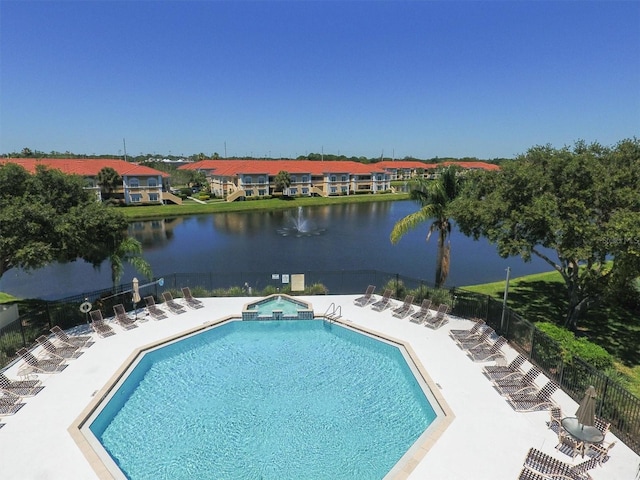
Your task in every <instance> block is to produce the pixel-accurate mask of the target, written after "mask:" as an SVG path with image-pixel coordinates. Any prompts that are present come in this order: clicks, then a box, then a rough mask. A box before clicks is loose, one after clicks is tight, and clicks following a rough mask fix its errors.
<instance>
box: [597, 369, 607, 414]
mask: <svg viewBox="0 0 640 480" xmlns="http://www.w3.org/2000/svg"><path fill="white" fill-rule="evenodd" d="M608 388H609V377H605V379H604V389H603V390H602V397H601V398H602V400H601V402H600V405H599V406H598V416H599V417H602V405H604V402H605V400H606V397H607V390H608Z"/></svg>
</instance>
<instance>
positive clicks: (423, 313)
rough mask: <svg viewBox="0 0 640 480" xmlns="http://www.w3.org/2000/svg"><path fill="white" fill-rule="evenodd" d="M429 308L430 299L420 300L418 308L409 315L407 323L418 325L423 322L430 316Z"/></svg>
mask: <svg viewBox="0 0 640 480" xmlns="http://www.w3.org/2000/svg"><path fill="white" fill-rule="evenodd" d="M430 307H431V299H429V298H425V299H424V300H422V303H421V304H420V308H419V309H418V310H417V311H416V312H414V313H412V314H411V317H409V321H410V322H413V323H417V324H418V325H419V324H421V323H422V322H424V321H425V320H426V319H427V317H428V316H429V315H431V311H430V310H429V308H430Z"/></svg>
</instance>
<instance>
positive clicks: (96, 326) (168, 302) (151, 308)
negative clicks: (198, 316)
mask: <svg viewBox="0 0 640 480" xmlns="http://www.w3.org/2000/svg"><path fill="white" fill-rule="evenodd" d="M182 294H183V301H184V303H185V305H186V306H188V307H190V308H193V309H198V308H203V307H204V305H203V304H202V302H201V301H200V300H197V299H196V298H194V297H193V295H191V290H190V289H189V287H183V288H182ZM162 298H163V299H164V303H163V304H162V305H163V306H166V308H167V309H169V311H170V312H171V313H173V314H176V315H180V314H182V313H185V312H186V311H187V310H186V308H185V306H184V305H182V304H180V303H178V302H177V301H175V300H174V299H173V296H172V295H171V292H164V293H163V294H162ZM144 302H145V306H146V310H147V312H148V313H149V315H150V316H151V317H152V318H154V319H155V320H162V319H165V318H167V313H166V312H165V310H163V309H162V308H160V307H159V306H158V305H156V302H155V298H154V297H153V296H152V295H149V296H147V297H144ZM113 311H114V317H113V318H114V321H115V322H116V323H117V324H118V325H120V327H122V328H123V329H124V330H131V329H133V328H137V326H138V325H137V322H138V321H145V320H146V319H145V318H144V317H143V318H141V319H140V320H137V319H136V318H131V316H129V315H128V314H127V312H126V310H125V308H124V306H123V305H122V304H118V305H115V306H114V307H113ZM89 315H90V318H91V327H92V328H93V330H94V332H96V333H97V334H98V335H99V336H100V337H102V338H104V337H109V336H111V335H115V333H116V332H115V331H114V330H113V328H112V327H111V326H110V325H109V324H108V323H106V322H105V320H104V318H103V316H102V312H101V311H100V310H93V311H91V312H90V314H89Z"/></svg>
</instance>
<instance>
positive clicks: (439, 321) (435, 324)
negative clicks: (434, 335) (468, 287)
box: [424, 303, 449, 330]
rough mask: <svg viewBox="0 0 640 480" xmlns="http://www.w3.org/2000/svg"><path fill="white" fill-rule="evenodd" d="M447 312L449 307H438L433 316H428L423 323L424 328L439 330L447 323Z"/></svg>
mask: <svg viewBox="0 0 640 480" xmlns="http://www.w3.org/2000/svg"><path fill="white" fill-rule="evenodd" d="M448 312H449V305H447V304H446V303H441V304H440V305H439V306H438V310H437V311H436V314H435V315H434V316H428V317H427V318H426V319H425V321H424V326H425V327H429V328H432V329H434V330H436V329H438V328H440V327H441V326H443V325H446V324H447V323H449V317H447V313H448Z"/></svg>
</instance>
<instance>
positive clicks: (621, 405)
mask: <svg viewBox="0 0 640 480" xmlns="http://www.w3.org/2000/svg"><path fill="white" fill-rule="evenodd" d="M301 273H304V275H305V284H306V286H307V291H306V293H312V292H316V293H331V294H343V295H350V294H360V293H362V292H363V291H364V289H365V288H366V286H367V285H377V286H378V290H379V291H380V290H381V288H383V286H384V287H385V288H392V289H394V291H395V295H394V296H395V298H398V299H403V298H404V296H405V295H406V294H412V295H414V297H415V299H414V301H415V302H416V303H419V302H420V301H421V300H422V299H423V298H432V299H434V302H435V303H448V304H449V305H450V306H451V314H452V315H454V316H458V317H462V318H468V319H482V320H484V321H485V322H486V323H487V325H489V326H491V327H492V328H493V329H494V330H496V332H498V333H499V334H500V335H503V336H504V337H506V338H507V339H508V340H509V343H510V345H511V346H513V347H514V348H516V349H517V350H518V351H520V352H521V353H522V354H524V355H525V356H527V357H528V358H529V359H530V361H531V362H532V363H534V364H536V365H537V366H538V367H540V368H541V369H542V370H543V371H544V372H545V374H546V375H547V376H548V377H549V378H551V379H552V380H554V381H555V382H557V383H558V385H560V388H562V390H564V391H565V392H566V393H567V394H568V395H569V396H570V397H571V398H573V399H574V400H576V401H580V399H581V398H582V396H583V395H584V392H585V390H586V389H587V387H588V386H589V385H593V386H595V387H596V391H597V392H598V405H597V411H596V413H597V415H598V416H600V417H602V418H603V419H605V420H606V421H608V422H611V430H612V431H613V432H614V433H615V434H616V435H617V436H618V437H619V438H620V439H621V440H622V441H624V442H625V443H626V444H627V445H628V446H629V447H630V448H632V449H633V450H634V451H635V452H637V453H640V399H638V398H637V397H636V396H634V395H633V394H631V393H630V392H628V391H627V390H625V389H624V388H623V387H622V386H621V385H620V384H619V383H617V382H616V381H614V380H612V379H611V378H610V377H608V376H607V375H606V374H604V373H603V372H600V371H598V370H596V369H594V368H593V367H592V366H590V365H589V364H587V363H585V362H583V361H582V360H580V359H578V358H572V359H569V360H565V359H564V356H563V354H562V349H561V347H560V345H559V344H558V343H557V342H555V341H554V340H552V339H551V338H549V337H548V336H547V335H546V334H544V333H543V332H541V331H540V330H538V329H537V328H536V327H535V325H534V324H532V323H531V322H529V321H527V320H525V319H523V318H522V317H520V316H519V315H518V314H516V313H515V312H513V311H511V310H509V309H508V308H507V309H503V304H502V302H501V301H498V300H495V299H493V298H491V297H489V296H487V295H481V294H477V293H474V292H469V291H465V290H462V289H457V288H453V289H450V290H435V289H434V288H433V286H432V285H431V284H429V283H427V282H425V281H423V280H419V279H415V278H410V277H405V276H402V275H400V274H397V273H388V272H380V271H377V270H360V271H326V272H323V271H310V272H301ZM289 280H290V279H289V277H288V275H286V274H285V275H281V274H273V273H242V272H234V273H218V272H216V273H213V272H211V273H173V274H170V275H165V276H164V277H162V279H157V280H155V281H153V282H150V283H148V284H143V285H141V286H140V294H141V296H142V297H145V296H153V297H154V299H156V300H157V301H159V300H160V299H159V295H160V294H161V293H162V292H164V291H172V292H175V294H179V291H180V288H181V287H190V288H191V289H192V291H193V292H194V294H195V295H196V296H218V295H251V294H253V295H258V296H262V295H265V294H269V293H273V292H276V291H282V292H286V291H288V290H289V286H290V284H289V283H288V281H289ZM315 285H322V286H323V288H318V289H314V286H315ZM248 287H250V291H249V288H248ZM86 301H88V302H90V303H91V304H92V309H100V310H101V311H102V313H103V315H104V316H111V315H113V306H114V305H116V304H119V303H121V304H123V305H124V306H125V308H126V309H127V310H131V309H133V307H134V305H133V303H132V285H131V284H122V285H120V286H119V287H118V288H117V289H116V292H115V293H114V292H113V291H112V290H99V291H93V292H85V293H81V294H78V295H75V296H72V297H67V298H64V299H61V300H56V301H51V302H46V301H36V302H29V303H27V304H25V305H21V309H22V314H21V315H20V318H19V319H18V320H17V321H15V322H13V323H12V324H10V325H8V326H5V327H3V328H1V329H0V366H1V365H6V364H8V363H9V362H10V361H11V360H13V358H14V357H15V352H16V351H17V350H18V349H19V348H21V347H23V346H30V345H32V344H33V343H34V342H35V339H36V338H37V337H38V336H39V335H42V334H43V333H45V334H46V333H48V331H49V329H50V328H51V327H53V326H54V325H59V326H60V327H61V328H63V329H67V328H71V327H73V326H77V325H82V324H86V323H87V322H88V318H87V315H88V314H87V313H83V312H81V311H80V309H79V307H80V305H81V304H82V303H83V302H86Z"/></svg>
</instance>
